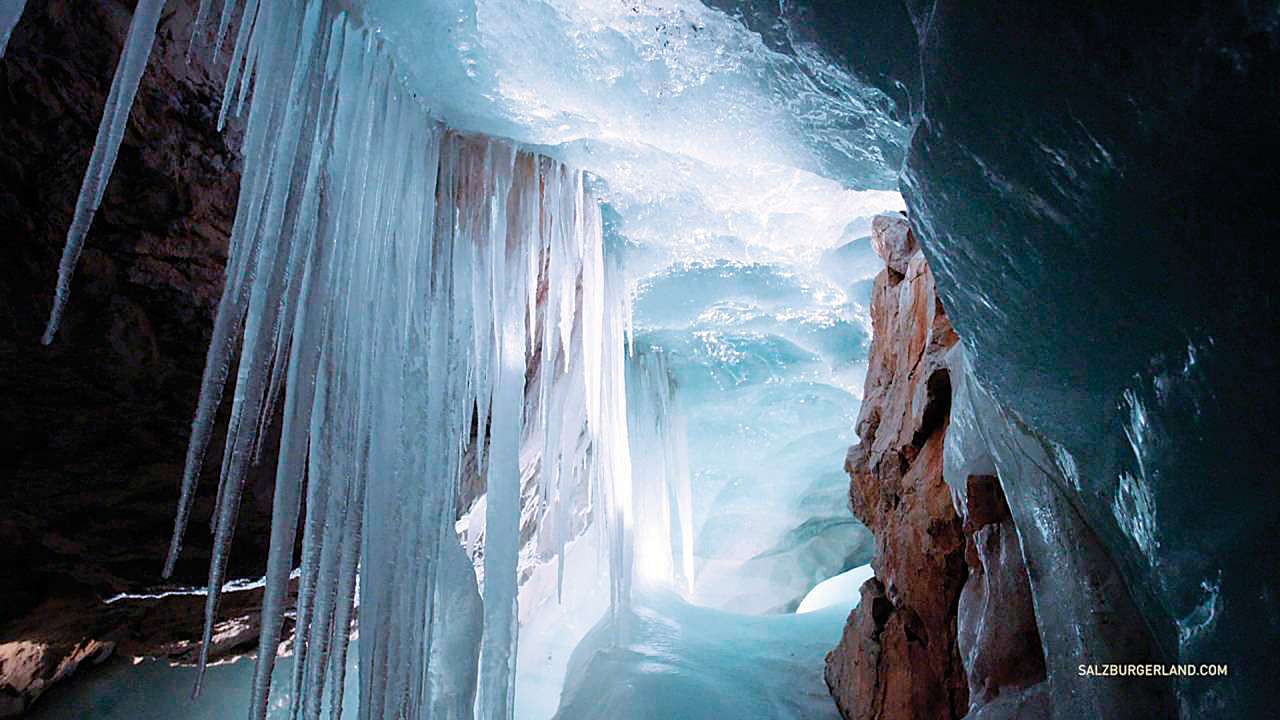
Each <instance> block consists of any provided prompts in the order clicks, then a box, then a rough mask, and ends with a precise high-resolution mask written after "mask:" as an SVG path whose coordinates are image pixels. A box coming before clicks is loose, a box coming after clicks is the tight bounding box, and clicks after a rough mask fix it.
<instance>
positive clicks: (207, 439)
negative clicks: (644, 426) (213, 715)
mask: <svg viewBox="0 0 1280 720" xmlns="http://www.w3.org/2000/svg"><path fill="white" fill-rule="evenodd" d="M163 4H164V3H163V0H141V2H139V4H138V6H137V10H136V12H135V15H134V18H133V23H132V26H131V28H130V33H129V38H128V40H127V42H126V46H125V49H124V52H123V54H122V56H121V59H120V64H119V67H118V68H117V72H116V77H115V80H114V82H113V85H112V90H111V94H110V97H109V100H108V106H107V108H106V111H105V113H104V116H103V120H102V124H101V127H100V130H99V134H98V139H97V144H96V146H95V148H94V152H93V157H92V159H91V162H90V167H89V169H88V171H87V173H86V175H85V180H84V185H83V187H82V189H81V195H80V200H79V202H78V203H77V210H76V216H75V221H74V222H73V224H72V227H71V229H70V231H69V232H68V238H67V246H66V250H65V253H64V256H63V259H62V264H61V266H60V274H59V284H58V291H57V296H56V300H55V305H54V309H53V312H52V314H51V317H50V321H49V326H48V328H47V332H46V335H45V342H46V343H47V342H49V341H50V340H51V339H52V337H53V335H54V333H55V332H56V329H57V326H58V322H59V319H60V317H61V314H62V312H63V310H64V308H65V307H66V302H67V297H68V289H69V286H70V279H71V274H72V272H73V270H74V266H75V263H76V260H77V258H78V257H79V255H80V251H81V248H82V247H83V242H84V238H85V235H86V233H87V231H88V228H89V225H90V223H91V222H92V218H93V214H94V212H95V211H96V209H97V207H98V205H99V203H100V202H101V200H102V194H103V190H104V189H105V186H106V183H107V179H108V177H109V175H110V172H111V169H112V166H113V165H114V161H115V157H116V154H117V151H118V148H119V145H120V141H121V138H122V136H123V130H124V125H125V122H126V121H127V119H128V115H129V110H130V106H131V104H132V101H133V97H134V95H135V94H136V91H137V89H138V83H139V80H140V78H141V75H142V72H143V70H144V69H145V66H146V62H147V57H148V55H149V54H150V50H151V47H152V45H153V44H154V40H155V35H156V27H157V24H158V22H159V15H160V12H161V10H162V8H163ZM6 8H7V6H6ZM19 9H20V8H19ZM215 16H216V17H217V19H218V20H217V30H216V39H215V41H214V45H213V48H214V52H215V53H216V52H220V51H221V48H222V45H223V43H224V42H225V41H227V40H229V39H230V38H232V33H231V30H232V25H233V21H234V20H236V19H237V18H238V21H239V24H238V27H237V28H235V29H236V32H235V33H234V40H233V42H234V45H233V50H232V61H231V70H230V75H229V77H228V78H227V82H226V90H225V94H224V105H223V109H222V116H221V117H220V118H219V123H220V124H221V123H222V122H223V121H224V120H225V117H226V114H227V112H228V111H233V112H240V111H241V109H242V108H244V107H247V112H248V118H247V122H246V131H245V138H244V148H243V156H244V168H243V173H242V180H241V190H240V197H239V205H238V208H237V214H236V219H235V224H234V227H233V229H232V237H231V244H230V252H229V259H228V264H227V277H226V286H225V289H224V292H223V295H222V298H221V301H220V302H219V306H218V312H217V316H216V320H215V325H214V332H213V338H212V341H211V343H210V346H209V349H208V355H207V358H206V367H205V372H204V377H203V380H202V387H201V393H200V398H199V402H198V406H197V410H196V416H195V419H194V421H193V423H192V435H191V443H190V446H189V448H188V454H187V461H186V467H185V469H184V473H183V478H182V489H181V498H180V500H179V504H178V510H177V515H176V519H175V527H174V536H173V542H172V545H171V547H170V551H169V555H168V557H167V559H166V562H165V569H164V574H165V575H166V576H168V575H170V574H171V573H172V572H173V568H174V564H175V562H176V560H177V558H178V555H179V553H180V550H181V543H182V538H183V536H184V534H185V532H186V530H187V526H188V524H189V521H190V517H191V510H192V506H193V504H194V499H195V495H196V485H197V482H198V480H199V478H200V477H201V474H202V468H203V465H204V459H205V454H206V451H207V449H208V447H209V445H210V443H211V439H212V435H213V431H214V418H215V414H216V413H217V410H218V408H219V406H220V405H221V404H222V401H223V395H224V389H226V388H227V387H228V385H230V387H231V388H232V389H233V396H232V399H231V402H232V406H231V414H230V422H229V427H228V431H227V440H226V444H225V449H224V452H223V456H222V458H221V465H220V472H219V481H218V482H219V485H218V495H217V500H216V503H215V510H214V516H213V531H214V549H213V556H212V560H211V563H210V569H209V583H208V588H209V589H208V604H207V606H206V610H205V625H204V646H205V648H207V647H208V645H209V640H210V638H211V636H212V632H213V626H214V622H215V619H216V617H217V605H218V595H219V592H220V590H221V588H223V587H224V586H225V584H226V581H227V578H226V569H227V563H228V552H229V549H230V546H231V540H232V536H233V535H234V531H235V524H236V516H237V513H238V510H239V505H240V500H241V497H242V494H243V490H244V483H245V478H246V474H247V471H248V469H249V467H250V466H251V465H253V464H256V463H257V462H259V461H260V460H261V448H262V441H263V437H264V436H265V434H266V433H267V431H268V429H270V428H271V426H272V425H273V423H274V422H275V418H277V417H279V418H281V419H280V423H281V430H280V449H279V456H278V460H277V465H276V481H275V497H274V505H273V515H272V526H271V539H270V553H269V557H268V563H267V574H266V577H265V578H264V581H263V582H264V584H265V591H264V593H265V594H264V599H263V614H262V636H261V647H263V648H264V649H266V651H265V652H262V653H259V657H258V661H257V667H256V670H255V677H254V683H253V691H252V693H253V696H252V705H251V713H250V715H251V717H254V718H264V717H265V716H266V713H267V708H268V701H269V699H270V698H269V696H270V692H271V685H272V676H273V670H274V665H275V653H274V652H272V649H273V648H275V647H276V646H277V645H278V643H279V642H280V641H281V639H282V627H283V621H284V616H285V613H286V612H287V611H288V610H289V609H290V608H289V607H288V605H289V603H288V597H289V589H290V587H289V586H290V579H291V578H295V579H296V580H297V583H298V591H297V598H296V607H295V608H294V612H296V638H295V643H294V651H295V657H296V662H295V663H294V665H293V673H292V677H291V687H292V690H293V691H292V693H291V694H290V701H289V715H290V717H305V718H318V717H320V716H321V715H322V714H325V713H326V712H327V713H329V714H334V715H336V714H337V713H340V712H341V710H342V708H343V703H344V698H343V688H344V684H343V678H344V675H345V672H346V669H347V667H348V663H347V656H348V653H349V651H350V649H351V645H350V638H351V630H352V627H353V625H354V623H355V622H356V621H357V619H358V622H359V627H360V637H361V639H360V643H359V650H358V653H359V658H358V667H359V672H360V680H361V682H360V685H359V687H360V697H359V708H360V716H361V717H362V718H391V717H394V718H417V717H427V716H431V717H446V718H455V717H456V718H465V717H473V716H475V717H481V718H485V719H486V720H487V719H490V718H497V719H501V718H508V717H510V716H511V714H512V708H513V697H512V695H513V686H514V683H513V673H514V664H515V658H516V652H515V650H516V642H517V632H518V625H517V613H516V598H517V585H518V581H517V563H518V558H519V554H520V551H521V529H522V528H521V517H522V510H524V511H527V512H531V513H532V514H533V515H534V516H535V517H536V518H537V519H538V528H539V531H538V537H539V542H540V544H543V545H550V546H551V547H552V548H553V549H554V550H556V551H561V552H562V550H563V547H564V545H565V543H566V542H567V541H568V540H569V539H571V538H572V537H573V536H574V534H575V533H576V532H579V531H580V530H581V528H580V527H575V526H574V523H573V522H572V521H571V519H570V513H571V512H572V511H578V510H581V509H582V508H587V509H588V513H589V515H590V522H595V523H598V524H599V526H600V527H601V528H602V534H603V535H604V536H606V537H608V538H610V539H611V540H610V542H609V553H610V568H611V579H612V587H613V591H612V601H613V604H614V606H615V607H621V606H624V605H625V604H626V603H627V601H628V598H629V594H630V577H631V563H632V553H633V544H632V531H633V526H634V519H633V512H634V510H635V508H636V507H637V504H636V497H637V496H635V495H634V494H633V491H632V484H631V457H632V455H631V451H630V447H629V444H628V420H627V418H628V414H627V390H626V372H625V370H626V342H625V335H626V333H627V332H629V327H628V324H629V320H630V307H629V301H628V297H629V293H628V288H627V287H626V284H625V283H624V282H622V280H621V278H620V270H619V269H618V268H616V267H615V266H614V265H612V264H607V263H606V262H605V258H604V253H603V243H602V227H601V217H600V210H599V206H598V204H597V202H596V201H595V199H594V197H593V195H592V193H591V191H590V190H589V188H588V187H587V184H586V182H585V180H584V177H583V174H582V173H581V172H579V171H576V170H573V169H571V168H569V167H567V166H565V165H564V164H562V163H560V162H558V161H555V160H552V159H550V158H547V157H544V156H540V155H536V154H532V153H529V152H525V151H522V150H520V149H519V148H517V147H515V146H514V145H512V144H510V143H506V142H502V141H498V140H494V139H488V138H482V137H471V136H466V135H462V134H459V133H455V132H452V131H448V130H446V129H445V128H443V127H442V126H440V125H439V124H438V123H436V122H434V121H433V120H431V119H430V117H429V115H428V113H427V111H426V109H425V107H424V105H423V103H422V102H421V101H420V100H419V99H418V98H417V97H415V96H414V95H413V94H412V93H410V92H409V91H407V90H406V88H405V85H404V84H403V83H402V82H401V79H400V77H399V75H398V74H397V71H396V68H395V67H394V64H393V62H392V60H391V56H390V54H389V53H388V52H386V51H385V50H384V49H383V48H382V47H381V46H380V44H379V42H378V41H377V40H376V39H375V37H374V36H373V35H372V34H371V33H370V32H368V31H366V30H364V29H362V28H360V27H358V26H357V25H356V24H355V23H354V22H353V21H352V20H351V18H350V16H349V15H348V13H347V12H346V11H344V10H343V9H342V8H341V7H340V3H339V2H338V1H337V0H281V1H280V2H263V1H262V0H243V1H239V0H226V2H225V4H224V5H223V7H222V8H221V12H220V13H218V12H215V11H214V3H212V2H211V1H210V0H205V2H202V4H201V6H200V10H199V13H198V16H197V22H196V29H195V32H196V34H197V35H200V34H201V33H205V32H209V31H210V30H211V28H209V27H208V26H209V25H210V24H211V23H212V22H213V19H214V17H215ZM6 21H7V18H6ZM246 100H247V104H246ZM237 350H238V352H237ZM233 369H234V371H235V378H234V380H231V378H230V375H231V373H232V370H233ZM531 449H532V451H531ZM531 452H532V454H534V455H536V458H535V459H534V460H532V461H530V460H529V458H527V457H522V455H529V454H530V453H531ZM468 454H471V455H472V456H473V457H475V458H478V462H477V463H474V465H477V466H478V472H480V473H482V474H483V476H484V480H485V486H486V496H485V500H484V502H485V504H486V508H487V510H486V512H485V513H484V518H485V528H484V542H485V546H484V567H483V575H484V596H483V608H482V609H481V606H480V603H481V599H480V597H479V595H478V593H477V587H476V577H475V573H474V572H473V570H472V568H471V566H470V565H469V564H468V563H467V562H466V557H465V554H464V553H463V551H462V549H461V547H460V546H459V545H458V542H457V537H456V536H455V535H454V517H455V512H456V508H455V505H456V498H457V495H458V488H459V485H460V481H461V479H462V474H463V473H464V472H466V471H467V467H468V465H467V464H466V463H464V458H465V457H467V455H468ZM530 486H531V487H533V488H534V492H532V493H531V495H528V494H527V495H526V496H525V497H522V488H524V487H530ZM686 494H687V493H686ZM685 507H687V505H686V506H685ZM299 520H302V523H301V528H302V530H301V531H302V538H301V540H302V546H301V564H300V567H297V568H295V567H294V549H295V547H296V545H297V540H298V538H297V532H298V528H299V526H300V525H299ZM357 588H358V591H357ZM206 662H207V654H206V651H204V650H202V652H201V656H200V668H201V672H203V669H204V667H205V665H206ZM196 692H199V685H198V684H197V688H196Z"/></svg>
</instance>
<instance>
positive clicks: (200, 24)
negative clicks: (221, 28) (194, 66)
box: [187, 0, 233, 65]
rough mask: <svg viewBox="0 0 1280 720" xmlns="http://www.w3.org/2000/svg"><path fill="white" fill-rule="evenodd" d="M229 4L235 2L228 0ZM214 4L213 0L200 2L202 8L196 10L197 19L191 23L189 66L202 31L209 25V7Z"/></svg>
mask: <svg viewBox="0 0 1280 720" xmlns="http://www.w3.org/2000/svg"><path fill="white" fill-rule="evenodd" d="M226 2H227V4H230V3H231V2H233V0H226ZM212 4H213V0H200V7H199V8H197V9H196V19H195V21H194V22H192V23H191V39H190V40H189V41H188V42H187V64H188V65H190V64H191V53H192V52H193V51H194V50H195V47H196V38H197V37H198V36H199V35H200V33H201V31H203V30H205V29H206V28H205V26H206V25H208V23H209V6H210V5H212Z"/></svg>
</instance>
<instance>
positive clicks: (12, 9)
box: [0, 0, 27, 58]
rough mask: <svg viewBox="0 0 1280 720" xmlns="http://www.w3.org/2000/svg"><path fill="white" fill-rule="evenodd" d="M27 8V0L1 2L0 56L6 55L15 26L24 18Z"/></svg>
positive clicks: (5, 0)
mask: <svg viewBox="0 0 1280 720" xmlns="http://www.w3.org/2000/svg"><path fill="white" fill-rule="evenodd" d="M26 8H27V0H4V2H0V58H3V57H4V50H5V48H7V47H8V46H9V37H10V36H11V35H13V28H14V27H16V26H17V24H18V21H19V20H21V19H22V11H23V10H25V9H26Z"/></svg>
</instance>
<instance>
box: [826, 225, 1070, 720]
mask: <svg viewBox="0 0 1280 720" xmlns="http://www.w3.org/2000/svg"><path fill="white" fill-rule="evenodd" d="M872 233H873V234H872V246H873V247H874V248H875V250H876V252H877V253H878V254H879V255H880V257H881V258H882V259H883V260H884V261H885V265H886V267H885V269H884V270H883V271H881V273H880V274H879V275H878V276H877V277H876V280H875V289H874V290H873V294H872V304H871V316H872V322H873V325H874V329H873V331H874V336H873V338H872V344H871V358H870V364H869V367H868V372H867V382H866V392H865V397H864V400H863V405H862V410H861V413H860V415H859V418H858V426H857V434H858V437H859V442H858V444H857V445H854V446H853V447H852V448H850V449H849V454H848V457H847V459H846V462H845V469H846V471H847V472H848V473H849V475H850V478H851V481H852V482H851V486H850V493H849V498H850V505H851V507H852V509H853V513H854V514H855V515H856V516H858V518H860V519H861V520H862V521H863V522H864V523H866V525H867V527H869V528H871V530H872V532H873V533H874V534H875V536H876V550H877V557H876V559H875V561H874V562H873V567H874V569H875V571H876V576H875V577H874V578H872V579H871V580H868V581H867V582H866V584H864V585H863V587H862V590H861V601H860V604H859V606H858V608H856V609H855V610H854V611H853V613H852V614H851V615H850V616H849V621H848V623H847V625H846V627H845V632H844V636H843V637H842V638H841V641H840V644H839V646H837V647H836V649H835V650H833V651H832V652H831V653H830V654H829V655H828V657H827V671H826V678H827V684H828V687H829V688H830V689H831V692H832V695H833V696H834V698H835V700H836V705H837V706H838V707H839V709H840V712H841V714H842V715H843V716H844V717H845V718H848V719H849V720H881V719H882V720H897V719H899V718H961V717H967V718H969V719H970V720H997V719H1013V718H1021V719H1023V720H1033V719H1035V718H1043V717H1048V712H1049V709H1048V705H1047V686H1046V685H1045V664H1044V656H1043V649H1042V645H1041V640H1040V634H1039V631H1038V628H1037V624H1036V613H1035V608H1034V603H1033V602H1032V595H1031V588H1030V584H1029V582H1028V577H1027V568H1026V567H1025V565H1024V564H1023V560H1022V549H1021V544H1020V540H1019V536H1018V531H1017V528H1016V526H1015V525H1014V522H1013V518H1012V516H1011V514H1010V512H1009V506H1008V503H1007V502H1006V500H1005V496H1004V492H1003V489H1002V487H1001V484H1000V480H999V478H998V477H996V476H995V475H994V474H984V473H978V472H975V473H972V474H969V475H967V483H966V484H965V486H964V487H961V488H958V489H957V488H955V487H953V486H951V485H948V477H947V476H948V474H954V473H955V472H956V470H957V468H970V469H977V468H989V467H991V458H990V456H989V454H987V452H986V450H985V449H984V448H983V447H982V443H981V437H980V432H975V431H974V430H973V425H974V418H973V417H972V415H971V414H969V415H963V416H962V417H961V418H960V421H961V423H962V427H961V430H962V431H963V432H962V433H961V434H959V435H956V436H955V437H952V436H951V435H950V434H949V430H951V428H952V420H953V412H952V411H953V404H952V393H953V392H954V391H955V388H954V387H953V384H952V373H953V372H956V371H957V365H958V363H957V361H956V357H957V353H959V352H960V351H961V348H960V347H958V345H957V341H958V338H957V336H956V333H955V331H954V330H953V329H952V327H951V323H950V321H949V320H948V319H947V316H946V312H945V311H944V310H943V308H942V305H941V303H940V301H939V300H938V297H937V294H936V292H935V287H934V281H933V275H932V273H931V272H930V270H929V266H928V263H927V262H926V260H925V257H924V254H923V253H922V252H921V251H920V247H919V245H918V244H917V243H916V241H915V237H914V233H913V232H912V230H911V228H910V225H909V224H908V222H907V220H906V218H905V217H903V216H901V215H882V216H880V217H877V218H876V219H875V222H874V223H873V224H872ZM963 369H964V368H963V367H962V366H961V367H959V370H961V371H963ZM965 407H966V408H967V406H965Z"/></svg>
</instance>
